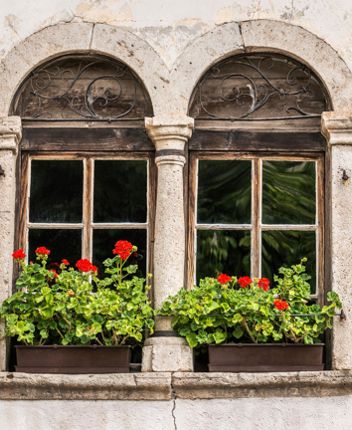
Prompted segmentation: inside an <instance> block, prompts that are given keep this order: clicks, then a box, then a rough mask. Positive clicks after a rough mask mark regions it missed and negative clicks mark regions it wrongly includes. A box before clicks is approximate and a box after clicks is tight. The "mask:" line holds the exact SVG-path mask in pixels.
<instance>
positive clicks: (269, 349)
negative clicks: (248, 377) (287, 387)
mask: <svg viewBox="0 0 352 430" xmlns="http://www.w3.org/2000/svg"><path fill="white" fill-rule="evenodd" d="M208 353H209V364H208V369H209V372H293V371H305V370H307V371H308V370H324V344H322V343H318V344H314V345H303V344H291V343H278V344H275V343H267V344H240V343H239V344H235V343H233V344H231V343H228V344H222V345H209V346H208Z"/></svg>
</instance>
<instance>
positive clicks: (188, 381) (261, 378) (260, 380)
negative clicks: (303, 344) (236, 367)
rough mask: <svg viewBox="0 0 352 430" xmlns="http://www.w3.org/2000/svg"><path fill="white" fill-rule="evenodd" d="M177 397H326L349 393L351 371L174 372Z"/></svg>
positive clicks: (173, 380) (174, 386)
mask: <svg viewBox="0 0 352 430" xmlns="http://www.w3.org/2000/svg"><path fill="white" fill-rule="evenodd" d="M172 384H173V389H174V392H175V393H176V397H177V398H182V399H219V398H221V399H229V398H239V397H327V396H342V395H346V394H352V372H351V371H323V372H279V373H187V374H184V373H175V374H173V376H172Z"/></svg>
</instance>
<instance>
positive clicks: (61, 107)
mask: <svg viewBox="0 0 352 430" xmlns="http://www.w3.org/2000/svg"><path fill="white" fill-rule="evenodd" d="M14 113H15V114H16V115H20V116H21V117H22V119H40V120H80V119H81V120H95V121H99V120H100V121H101V120H105V121H116V120H122V119H143V118H144V117H145V116H147V115H148V116H149V115H152V105H151V102H150V99H149V96H148V94H147V92H146V90H145V89H144V87H143V85H142V83H141V82H140V80H139V79H138V78H137V77H136V76H135V75H134V73H133V72H132V71H131V70H130V68H129V67H128V66H126V65H125V64H123V63H120V62H118V61H114V60H111V59H109V58H105V57H95V56H83V55H75V56H67V57H63V58H59V59H56V60H54V61H51V62H50V63H47V64H45V65H43V66H42V67H39V68H38V69H35V70H34V71H33V72H32V73H31V74H30V76H29V77H28V78H27V79H26V81H25V82H24V83H23V84H22V86H21V88H20V89H19V91H18V95H17V97H16V99H15V104H14Z"/></svg>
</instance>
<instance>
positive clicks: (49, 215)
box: [29, 160, 83, 222]
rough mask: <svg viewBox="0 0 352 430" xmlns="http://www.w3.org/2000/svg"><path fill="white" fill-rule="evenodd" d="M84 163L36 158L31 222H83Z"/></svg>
mask: <svg viewBox="0 0 352 430" xmlns="http://www.w3.org/2000/svg"><path fill="white" fill-rule="evenodd" d="M82 194H83V162H82V161H78V160H32V163H31V189H30V205H29V219H30V221H31V222H82Z"/></svg>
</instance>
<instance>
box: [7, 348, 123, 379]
mask: <svg viewBox="0 0 352 430" xmlns="http://www.w3.org/2000/svg"><path fill="white" fill-rule="evenodd" d="M15 348H16V357H17V366H16V372H27V373H71V374H72V373H128V372H129V371H130V361H131V347H130V346H128V345H118V346H99V345H89V346H82V345H67V346H62V345H42V346H26V345H16V346H15Z"/></svg>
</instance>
